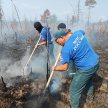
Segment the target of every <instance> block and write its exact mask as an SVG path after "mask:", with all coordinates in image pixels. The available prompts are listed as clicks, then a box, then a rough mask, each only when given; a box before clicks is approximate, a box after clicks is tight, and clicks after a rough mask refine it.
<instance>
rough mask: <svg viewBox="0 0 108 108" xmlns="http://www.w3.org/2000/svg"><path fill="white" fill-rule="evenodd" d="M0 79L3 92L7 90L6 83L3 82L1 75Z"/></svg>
mask: <svg viewBox="0 0 108 108" xmlns="http://www.w3.org/2000/svg"><path fill="white" fill-rule="evenodd" d="M1 80H2V85H3V88H4V89H3V90H4V92H7V88H6V84H5V82H4V80H3V77H2V76H1Z"/></svg>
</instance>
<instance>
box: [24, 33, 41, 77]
mask: <svg viewBox="0 0 108 108" xmlns="http://www.w3.org/2000/svg"><path fill="white" fill-rule="evenodd" d="M40 39H41V34H40V37H39V39H38V41H37V43H36V45H37V44H38V43H39V41H40ZM36 45H35V46H36ZM35 50H36V47H34V49H33V51H32V53H31V55H30V57H29V59H28V61H27V63H26V65H25V66H24V67H23V76H24V75H25V71H26V69H27V65H28V64H29V62H30V60H31V58H32V56H33V54H34V51H35Z"/></svg>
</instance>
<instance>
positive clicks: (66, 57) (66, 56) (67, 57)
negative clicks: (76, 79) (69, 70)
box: [61, 51, 70, 64]
mask: <svg viewBox="0 0 108 108" xmlns="http://www.w3.org/2000/svg"><path fill="white" fill-rule="evenodd" d="M61 58H62V59H63V60H62V61H61V64H65V63H69V62H70V55H69V52H68V51H62V54H61Z"/></svg>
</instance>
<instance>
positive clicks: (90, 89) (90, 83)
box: [85, 63, 99, 96]
mask: <svg viewBox="0 0 108 108" xmlns="http://www.w3.org/2000/svg"><path fill="white" fill-rule="evenodd" d="M98 68H99V63H98V64H97V65H96V66H95V67H94V68H93V70H92V71H93V72H94V74H93V75H92V76H91V78H90V79H89V81H88V82H87V84H86V86H85V92H86V95H87V96H93V95H94V94H93V90H94V88H93V77H94V75H95V74H96V71H97V70H98Z"/></svg>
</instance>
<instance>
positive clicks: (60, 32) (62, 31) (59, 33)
mask: <svg viewBox="0 0 108 108" xmlns="http://www.w3.org/2000/svg"><path fill="white" fill-rule="evenodd" d="M65 35H66V32H65V31H64V30H57V31H56V32H54V38H55V39H57V38H60V37H62V36H65Z"/></svg>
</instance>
